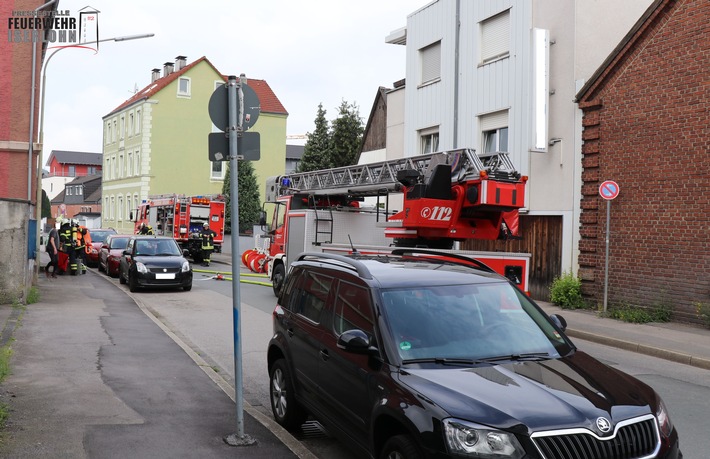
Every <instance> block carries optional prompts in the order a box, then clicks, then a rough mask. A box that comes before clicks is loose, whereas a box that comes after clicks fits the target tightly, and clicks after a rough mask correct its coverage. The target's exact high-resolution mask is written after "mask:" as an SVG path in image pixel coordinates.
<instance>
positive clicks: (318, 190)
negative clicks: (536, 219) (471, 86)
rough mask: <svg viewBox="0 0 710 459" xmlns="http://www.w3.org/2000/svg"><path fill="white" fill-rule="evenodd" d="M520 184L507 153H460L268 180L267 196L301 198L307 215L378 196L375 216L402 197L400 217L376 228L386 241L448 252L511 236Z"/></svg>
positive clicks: (521, 197) (389, 216)
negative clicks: (458, 243) (308, 207)
mask: <svg viewBox="0 0 710 459" xmlns="http://www.w3.org/2000/svg"><path fill="white" fill-rule="evenodd" d="M526 181H527V177H524V176H521V175H520V173H519V172H518V171H516V170H515V167H514V166H513V164H512V162H511V161H510V158H509V157H508V154H507V153H504V152H496V153H488V154H484V155H477V154H476V152H475V151H474V150H472V149H459V150H452V151H446V152H438V153H430V154H425V155H420V156H414V157H408V158H400V159H394V160H388V161H381V162H377V163H371V164H362V165H354V166H346V167H338V168H332V169H324V170H318V171H312V172H301V173H295V174H289V175H284V176H279V177H274V178H272V179H270V181H269V183H267V193H266V195H267V201H270V202H275V201H276V200H277V199H278V198H279V197H281V196H287V195H292V196H300V197H301V198H302V199H303V200H304V202H308V203H309V204H312V205H313V207H317V206H318V204H320V205H321V207H326V206H325V205H324V204H326V203H327V204H335V205H340V206H342V205H344V203H345V202H347V201H348V200H353V199H357V198H361V197H364V196H377V197H378V206H377V209H379V197H380V196H382V197H387V196H388V195H389V194H390V193H393V192H402V193H404V205H403V209H402V210H401V211H399V212H394V213H389V212H388V209H387V208H386V209H385V211H384V212H383V221H384V223H381V224H378V226H385V227H386V229H385V235H386V236H388V237H391V238H395V245H399V246H411V245H428V246H430V247H432V246H436V247H447V246H448V247H450V245H451V243H452V242H453V241H454V240H464V239H472V238H476V239H497V238H499V237H501V236H502V237H506V236H515V235H517V211H518V209H520V208H522V207H523V206H524V205H525V183H526ZM336 198H337V199H336ZM387 207H388V206H387ZM436 241H439V242H438V243H437V242H436Z"/></svg>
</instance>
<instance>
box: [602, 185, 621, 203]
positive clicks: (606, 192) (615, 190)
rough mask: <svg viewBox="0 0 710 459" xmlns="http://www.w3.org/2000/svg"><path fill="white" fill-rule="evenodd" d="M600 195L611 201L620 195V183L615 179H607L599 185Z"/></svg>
mask: <svg viewBox="0 0 710 459" xmlns="http://www.w3.org/2000/svg"><path fill="white" fill-rule="evenodd" d="M599 196H601V197H602V198H604V199H606V200H607V201H611V200H612V199H614V198H615V197H617V196H619V185H618V184H617V183H616V182H615V181H613V180H605V181H604V182H602V184H601V185H599Z"/></svg>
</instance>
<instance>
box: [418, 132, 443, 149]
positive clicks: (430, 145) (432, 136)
mask: <svg viewBox="0 0 710 459" xmlns="http://www.w3.org/2000/svg"><path fill="white" fill-rule="evenodd" d="M419 139H420V140H419V144H420V147H419V150H420V154H422V155H424V154H426V153H434V152H436V151H439V128H438V127H437V128H430V129H422V130H421V131H419Z"/></svg>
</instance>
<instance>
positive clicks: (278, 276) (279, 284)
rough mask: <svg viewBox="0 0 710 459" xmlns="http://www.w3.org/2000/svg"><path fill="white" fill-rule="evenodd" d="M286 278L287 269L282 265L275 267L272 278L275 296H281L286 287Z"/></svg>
mask: <svg viewBox="0 0 710 459" xmlns="http://www.w3.org/2000/svg"><path fill="white" fill-rule="evenodd" d="M285 277H286V268H284V265H283V264H282V263H280V264H278V265H276V266H274V272H273V274H272V276H271V279H272V281H273V288H274V295H276V296H279V294H281V289H282V288H283V286H284V278H285Z"/></svg>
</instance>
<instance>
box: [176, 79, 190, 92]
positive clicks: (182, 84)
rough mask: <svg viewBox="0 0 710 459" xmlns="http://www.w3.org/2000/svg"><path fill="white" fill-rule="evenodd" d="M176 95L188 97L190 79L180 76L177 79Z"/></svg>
mask: <svg viewBox="0 0 710 459" xmlns="http://www.w3.org/2000/svg"><path fill="white" fill-rule="evenodd" d="M178 96H183V97H190V79H189V78H187V77H180V78H179V79H178Z"/></svg>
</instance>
